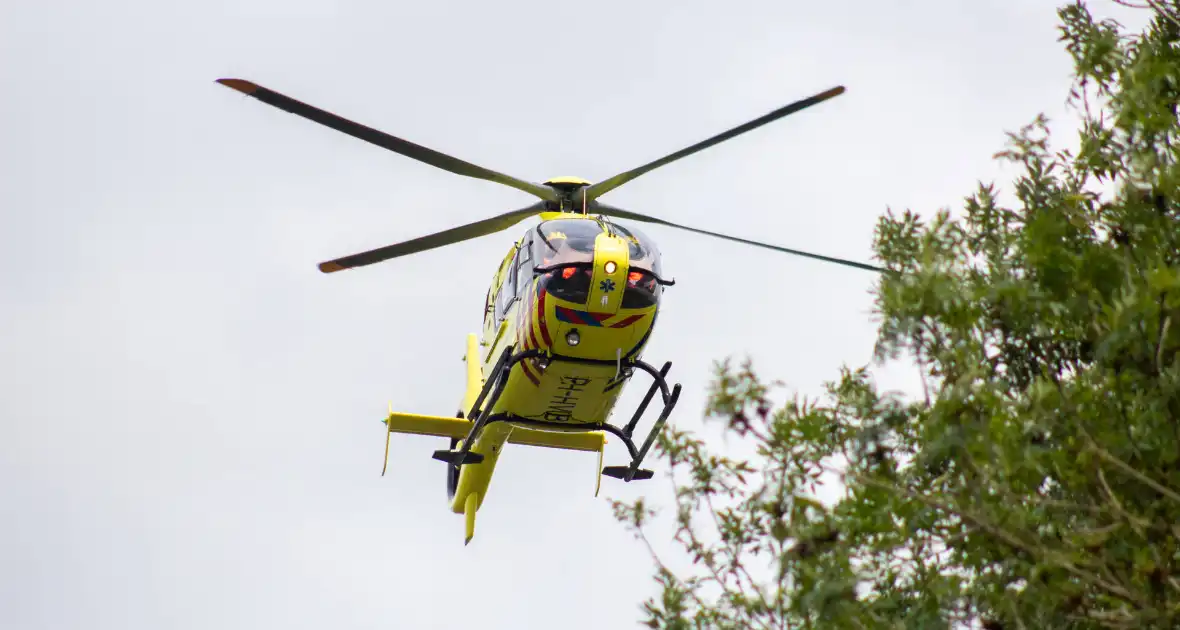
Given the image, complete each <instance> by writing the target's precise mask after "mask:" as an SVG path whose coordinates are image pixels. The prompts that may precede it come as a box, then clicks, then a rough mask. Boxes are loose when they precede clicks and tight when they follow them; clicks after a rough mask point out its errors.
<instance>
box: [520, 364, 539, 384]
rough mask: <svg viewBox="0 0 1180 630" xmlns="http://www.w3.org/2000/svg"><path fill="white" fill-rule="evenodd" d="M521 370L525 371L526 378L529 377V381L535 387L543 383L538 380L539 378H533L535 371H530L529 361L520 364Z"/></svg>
mask: <svg viewBox="0 0 1180 630" xmlns="http://www.w3.org/2000/svg"><path fill="white" fill-rule="evenodd" d="M520 369H521V370H522V371H524V375H525V376H527V377H529V380H530V381H532V382H533V385H540V384H541V381H539V380H537V377H535V376H533V371H532V370H530V369H529V364H528V359H525V360H524V361H521V362H520Z"/></svg>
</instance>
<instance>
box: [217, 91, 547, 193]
mask: <svg viewBox="0 0 1180 630" xmlns="http://www.w3.org/2000/svg"><path fill="white" fill-rule="evenodd" d="M217 82H218V83H220V84H222V85H224V86H226V87H229V88H233V89H235V90H237V91H239V92H241V93H243V94H245V95H247V96H252V97H254V98H256V99H258V100H260V101H262V102H263V103H266V104H267V105H272V106H274V107H277V108H279V109H281V110H284V111H286V112H289V113H292V114H295V115H296V116H302V117H303V118H306V119H308V120H311V121H314V122H317V123H320V124H321V125H324V126H326V127H331V128H332V129H335V130H336V131H341V132H344V133H346V134H348V135H350V136H352V137H354V138H360V139H361V140H364V141H365V142H369V143H372V144H375V145H377V146H379V147H382V148H385V149H389V150H390V151H393V152H394V153H399V154H401V155H404V156H406V157H408V158H413V159H415V160H418V161H419V162H425V163H426V164H429V165H431V166H435V167H438V168H441V169H443V170H446V171H450V172H452V173H455V174H457V175H465V176H467V177H474V178H475V179H483V180H487V181H489V182H496V183H497V184H504V185H505V186H511V187H513V188H516V189H517V190H523V191H524V192H527V193H529V194H531V195H535V196H537V197H540V198H541V199H544V200H546V201H556V200H557V195H556V193H554V192H553V190H551V189H549V188H546V187H544V186H541V185H538V184H533V183H530V182H526V181H524V180H521V179H517V178H515V177H512V176H510V175H505V174H503V173H497V172H496V171H493V170H490V169H486V168H484V167H482V166H476V165H475V164H472V163H470V162H464V161H463V160H460V159H458V158H455V157H451V156H449V155H447V154H445V153H439V152H438V151H435V150H433V149H428V148H426V147H424V146H421V145H417V144H414V143H413V142H410V141H408V140H402V139H401V138H397V137H394V136H391V135H389V134H387V133H385V132H383V131H377V130H376V129H373V128H371V127H366V126H364V125H361V124H359V123H355V122H352V121H351V120H348V119H345V118H341V117H339V116H337V115H336V114H333V113H330V112H326V111H324V110H322V109H319V108H317V107H312V106H311V105H308V104H307V103H303V102H300V101H297V100H295V99H293V98H291V97H289V96H285V95H283V94H279V93H278V92H275V91H274V90H269V89H267V88H264V87H262V86H261V85H257V84H255V83H251V82H250V81H246V80H244V79H218V80H217Z"/></svg>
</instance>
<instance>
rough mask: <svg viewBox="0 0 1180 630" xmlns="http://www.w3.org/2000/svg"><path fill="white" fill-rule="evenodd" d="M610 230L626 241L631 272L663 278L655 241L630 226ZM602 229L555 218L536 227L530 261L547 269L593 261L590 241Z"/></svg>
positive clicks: (590, 223) (582, 221)
mask: <svg viewBox="0 0 1180 630" xmlns="http://www.w3.org/2000/svg"><path fill="white" fill-rule="evenodd" d="M611 228H612V229H613V230H614V231H615V232H616V233H617V234H618V235H619V236H621V237H623V238H624V239H626V240H627V241H628V245H629V250H630V251H629V257H630V266H631V268H632V269H638V270H643V271H649V272H651V273H653V274H655V275H656V276H659V277H663V274H662V271H661V269H660V252H659V249H657V248H656V245H655V242H654V241H652V240H651V239H650V238H648V236H647V235H646V234H644V233H643V232H640V231H639V230H637V229H635V228H632V227H624V226H622V225H619V224H617V223H613V222H612V223H611ZM601 233H602V227H601V226H599V224H598V222H597V221H594V220H592V219H555V220H552V221H545V222H542V223H541V224H540V225H538V226H537V234H536V238H534V239H533V259H534V261H535V263H534V264H536V265H537V266H538V267H542V268H550V267H554V266H557V265H571V264H579V263H593V262H594V239H595V238H597V237H598V235H599V234H601Z"/></svg>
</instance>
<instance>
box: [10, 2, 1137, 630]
mask: <svg viewBox="0 0 1180 630" xmlns="http://www.w3.org/2000/svg"><path fill="white" fill-rule="evenodd" d="M1056 5H1057V3H1056V2H1050V1H1042V0H1035V1H1034V0H1028V1H1024V2H1001V1H998V0H991V1H983V2H981V1H979V0H971V1H966V0H924V1H921V2H919V1H916V0H912V1H905V2H895V3H876V2H869V1H867V0H846V1H845V2H841V3H835V2H833V3H826V2H771V1H768V0H758V1H754V0H734V1H730V2H723V3H719V2H713V1H710V2H705V1H703V0H677V1H673V0H659V1H658V2H656V1H652V2H644V3H631V2H623V1H621V0H601V1H600V2H597V3H593V4H578V5H574V4H567V5H566V6H564V7H563V6H559V5H557V4H555V3H541V2H535V1H529V0H503V1H501V2H497V3H484V2H473V1H470V0H463V1H447V2H443V1H440V2H435V3H421V4H419V3H410V2H357V1H349V2H327V1H312V0H290V1H284V2H279V1H278V0H234V1H232V2H230V1H227V0H221V1H211V2H205V3H164V2H147V1H144V0H140V1H130V0H107V1H105V2H101V3H88V2H79V1H77V0H74V1H69V2H67V1H61V0H42V1H40V2H35V3H34V2H17V1H15V0H9V1H8V2H4V3H2V4H0V86H2V89H0V94H2V95H3V96H2V98H0V174H2V175H0V331H2V332H0V429H3V434H4V436H3V439H2V440H0V506H2V508H3V511H2V512H0V514H2V515H3V518H0V627H3V628H6V629H11V630H41V629H46V630H48V629H54V630H61V629H69V628H86V629H87V630H101V629H107V628H111V629H115V628H118V629H120V630H135V629H148V628H159V627H168V628H175V629H178V630H179V629H188V628H192V629H197V628H202V629H203V628H210V627H217V628H223V629H226V630H230V629H239V628H240V629H257V628H262V627H284V628H324V627H332V628H339V629H341V630H352V629H368V628H389V627H394V628H406V629H417V628H447V627H458V626H459V625H460V624H467V623H471V622H472V621H478V622H479V623H480V624H481V627H484V628H488V629H490V630H494V629H498V628H531V627H556V626H557V625H558V624H560V625H561V627H565V628H570V629H573V630H578V629H583V628H586V629H588V628H604V627H609V628H626V627H635V626H636V624H637V623H638V621H639V620H640V618H641V611H640V604H641V602H642V601H643V599H644V598H646V597H648V596H649V595H651V594H653V593H654V592H655V591H654V588H655V587H654V584H653V582H652V580H651V575H652V565H651V562H650V559H649V558H648V556H647V555H646V554H645V551H644V548H643V547H642V545H641V544H640V543H639V542H637V541H636V540H634V539H633V538H632V537H631V535H630V534H629V533H627V532H626V531H625V530H624V528H623V527H622V526H621V525H620V524H618V523H616V522H615V521H614V520H613V517H612V516H611V511H610V506H609V503H608V498H612V497H613V498H621V499H630V498H634V497H637V496H649V497H651V498H652V500H653V501H656V502H657V505H659V504H660V503H659V502H660V501H661V500H664V499H666V498H667V497H666V494H667V493H666V489H667V482H666V481H661V475H662V467H660V466H657V467H656V468H657V478H656V480H654V481H651V482H647V485H644V483H643V482H636V483H632V484H629V485H624V484H622V483H621V482H618V481H616V480H611V479H604V480H603V490H602V494H601V496H599V497H597V498H595V497H594V495H593V493H594V481H595V471H594V466H595V463H596V458H595V457H594V456H593V455H589V454H583V453H570V452H562V451H552V450H546V449H531V450H530V449H527V448H524V447H516V448H512V449H511V450H510V451H509V452H508V453H507V454H506V455H505V456H504V457H503V458H501V460H500V463H499V467H498V469H497V472H496V476H495V480H494V483H493V486H492V489H491V491H490V494H489V496H488V497H487V501H486V502H485V504H484V507H483V508H482V509H481V510H480V512H479V521H478V524H477V531H476V537H475V540H474V541H473V542H472V543H471V545H470V546H467V547H464V545H463V541H462V539H463V522H462V517H461V516H459V515H455V514H452V513H451V512H450V511H449V510H448V508H447V502H446V498H445V494H444V469H443V464H441V463H439V462H437V461H434V460H432V459H431V458H430V453H431V452H432V451H433V450H435V449H438V448H443V441H442V440H441V439H438V438H429V437H420V436H395V438H394V440H393V442H392V444H391V446H390V463H389V471H388V473H387V475H386V476H385V477H381V476H380V466H381V457H382V450H383V437H384V436H383V433H382V428H383V425H382V424H381V423H380V420H381V418H382V417H383V414H384V413H385V411H386V408H387V406H388V405H389V404H392V405H393V406H394V408H396V409H398V410H402V411H410V412H416V413H426V414H439V415H450V414H452V413H453V412H454V410H455V409H456V407H457V405H458V402H459V401H460V399H461V398H462V395H463V378H464V376H463V375H464V371H463V363H462V357H463V352H464V348H465V341H464V339H465V336H466V334H467V333H468V332H476V331H478V330H479V328H480V325H481V311H482V306H483V301H484V296H485V292H486V290H487V285H488V282H489V281H490V280H491V277H492V274H493V272H494V270H495V268H496V265H497V264H498V263H499V262H500V260H501V259H502V257H503V255H504V253H505V252H506V251H507V248H508V247H509V246H510V245H511V243H512V242H513V241H514V240H515V239H516V238H517V237H518V236H519V234H520V233H522V232H523V230H524V229H525V228H527V227H529V226H531V225H532V224H533V223H532V222H531V221H530V222H527V223H523V224H521V225H519V226H517V228H514V229H512V230H509V231H507V232H504V233H501V234H498V235H494V236H487V237H483V238H480V239H478V240H475V241H472V242H468V243H465V244H462V245H457V246H453V247H449V248H445V249H440V250H435V251H432V252H428V253H424V254H420V255H418V256H416V257H415V258H407V259H402V260H398V261H394V262H388V263H384V264H381V265H375V266H372V267H366V268H363V269H359V270H353V271H348V272H345V273H338V274H332V275H330V276H326V275H323V274H321V273H319V272H318V271H317V270H316V268H315V264H316V263H318V262H320V261H322V260H327V259H330V258H334V257H336V256H339V255H343V254H348V253H352V252H356V251H361V250H364V249H369V248H372V247H377V246H381V245H385V244H389V243H393V242H397V241H400V240H405V239H409V238H413V237H415V236H420V235H423V234H426V233H430V232H434V231H437V230H441V229H445V228H447V227H451V226H453V225H457V224H460V223H466V222H469V221H474V220H477V219H480V218H484V217H487V216H491V215H493V214H498V213H501V212H504V211H507V210H510V209H514V208H518V207H521V206H523V205H527V204H529V203H532V200H531V198H529V197H528V196H527V195H525V194H523V193H521V192H519V191H515V190H513V189H510V188H506V187H502V186H498V185H495V184H491V183H488V182H482V181H478V180H472V179H466V178H463V177H458V176H455V175H452V174H450V173H446V172H444V171H440V170H437V169H433V168H431V167H429V166H426V165H423V164H420V163H417V162H414V161H412V160H409V159H407V158H404V157H402V156H399V155H396V154H393V153H389V152H386V151H384V150H382V149H379V148H376V147H373V146H371V145H368V144H366V143H363V142H361V141H358V140H356V139H353V138H350V137H348V136H345V135H343V134H340V133H336V132H333V131H331V130H328V129H326V128H323V127H320V126H318V125H316V124H314V123H311V122H308V121H305V120H302V119H300V118H297V117H295V116H292V115H289V114H286V113H284V112H281V111H279V110H276V109H274V108H271V107H269V106H266V105H264V104H262V103H259V102H257V101H254V100H251V99H248V98H246V97H243V96H242V95H240V94H238V93H236V92H233V91H231V90H229V89H226V88H224V87H222V86H219V85H217V84H215V83H214V80H215V79H217V78H219V77H238V78H245V79H248V80H252V81H254V82H257V83H259V84H261V85H264V86H266V87H270V88H272V89H275V90H278V91H280V92H283V93H285V94H288V95H290V96H292V97H294V98H297V99H300V100H303V101H305V102H308V103H311V104H314V105H316V106H319V107H321V108H324V109H328V110H330V111H333V112H335V113H337V114H340V115H342V116H345V117H348V118H351V119H353V120H356V121H358V122H362V123H365V124H368V125H371V126H374V127H377V128H379V129H382V130H385V131H388V132H390V133H393V134H395V135H400V136H402V137H405V138H407V139H409V140H411V141H414V142H418V143H421V144H425V145H427V146H430V147H433V148H436V149H438V150H441V151H446V152H449V153H451V154H453V155H456V156H458V157H460V158H462V159H465V160H468V161H471V162H474V163H476V164H480V165H483V166H486V167H488V168H492V169H496V170H501V171H503V172H507V173H510V174H512V175H515V176H518V177H522V178H525V179H530V180H533V181H542V180H544V179H547V178H548V177H552V176H557V175H576V176H580V177H584V178H586V179H589V180H597V179H602V178H606V177H609V176H611V175H613V174H615V173H617V172H620V171H623V170H627V169H630V168H632V167H634V166H637V165H639V164H642V163H645V162H647V161H649V160H651V159H654V158H657V157H659V156H662V155H664V154H666V153H669V152H671V151H674V150H676V149H679V148H681V147H684V146H687V145H689V144H692V143H694V142H696V141H698V140H701V139H703V138H705V137H707V136H709V135H712V134H714V133H717V132H719V131H722V130H724V129H727V128H729V127H732V126H734V125H737V124H740V123H742V122H745V121H746V120H749V119H751V118H754V117H757V116H759V115H761V114H763V113H766V112H767V111H770V110H771V109H774V108H777V107H779V106H781V105H784V104H786V103H788V102H791V101H794V100H797V99H799V98H802V97H805V96H808V95H811V94H813V93H816V92H819V91H822V90H825V89H827V88H829V87H832V86H835V85H844V86H845V87H846V88H847V90H848V91H847V93H845V94H844V95H842V96H840V97H839V98H837V99H835V100H833V101H829V102H827V103H824V104H822V105H819V106H817V107H814V108H812V109H809V110H807V111H805V112H803V113H800V114H796V115H794V116H791V117H788V118H786V119H783V120H780V121H778V122H776V123H773V124H772V125H770V126H768V127H764V128H762V129H760V130H757V131H755V132H752V133H750V134H748V135H745V136H742V137H741V138H739V139H736V140H731V141H729V142H727V143H724V144H722V145H720V146H717V147H714V148H712V149H709V150H708V151H706V152H704V153H701V154H697V155H695V156H693V157H691V158H688V159H685V160H683V161H681V162H678V163H675V164H673V165H670V166H666V167H664V168H662V169H660V170H657V171H655V172H653V173H650V174H648V175H645V176H643V177H641V178H639V179H637V180H635V181H633V182H631V183H629V184H627V185H626V186H624V187H622V188H620V189H618V190H616V191H613V192H611V193H609V194H608V195H607V196H606V197H604V198H603V201H604V202H608V203H611V204H613V205H617V206H622V207H625V208H630V209H633V210H635V211H638V212H644V213H648V214H653V215H655V216H659V217H664V218H666V219H668V220H671V221H676V222H681V223H685V224H688V225H692V226H696V227H700V228H703V229H709V230H714V231H721V232H726V233H730V234H734V235H737V236H744V237H748V238H756V239H762V240H767V241H771V242H775V243H778V244H781V245H783V246H786V247H795V248H800V249H807V250H810V251H816V252H819V253H824V254H827V255H831V256H839V257H844V258H852V259H857V260H862V261H866V262H871V242H872V234H873V227H874V223H875V220H876V217H877V216H879V215H880V214H881V213H883V212H884V211H885V210H886V209H887V208H893V209H895V210H902V209H906V208H909V209H912V210H914V211H916V212H919V213H922V214H924V215H930V214H932V213H933V212H935V211H937V210H938V209H939V208H943V207H952V208H954V207H959V206H961V203H962V200H963V198H964V197H965V196H967V195H969V194H970V193H971V192H972V191H973V189H974V188H975V187H976V185H977V182H978V181H979V180H985V181H989V180H993V179H994V180H996V181H997V183H998V184H1000V185H1001V186H1003V185H1004V184H1005V183H1006V181H1007V180H1006V179H1005V178H1007V177H1009V176H1010V173H1011V171H1010V169H1003V168H1001V166H1000V165H998V164H997V163H996V162H994V161H993V160H992V157H991V156H992V154H993V153H995V152H996V151H998V150H1000V149H1001V148H1003V144H1004V141H1005V135H1004V133H1005V132H1006V131H1011V130H1015V129H1017V128H1018V127H1020V126H1021V125H1023V124H1025V123H1027V122H1030V121H1031V120H1032V119H1033V118H1034V117H1035V116H1036V115H1037V114H1038V113H1041V112H1044V113H1046V114H1047V115H1049V116H1050V118H1051V119H1052V120H1053V121H1054V126H1055V129H1057V130H1058V131H1059V132H1060V133H1062V134H1063V135H1062V142H1066V143H1068V142H1072V136H1071V135H1070V134H1071V130H1072V128H1073V124H1074V123H1073V122H1071V120H1070V114H1069V112H1067V111H1066V109H1065V98H1066V95H1067V92H1068V89H1069V71H1070V63H1069V59H1068V57H1067V55H1066V54H1065V52H1064V50H1063V48H1062V47H1061V44H1059V43H1058V42H1056V41H1055V40H1056V38H1057V31H1056V28H1057V18H1056V15H1055V7H1056ZM1093 8H1094V10H1095V11H1096V12H1097V13H1099V14H1101V15H1126V14H1127V11H1126V10H1125V9H1119V7H1116V6H1114V5H1113V4H1112V3H1106V2H1100V3H1095V4H1094V6H1093ZM644 230H645V232H646V233H648V234H649V235H650V236H652V237H653V238H655V239H656V240H657V241H658V242H659V244H660V247H661V249H662V251H663V256H664V269H665V272H666V273H667V275H669V276H672V277H674V278H675V279H676V281H677V284H676V286H675V287H672V288H671V289H670V290H669V291H668V292H667V293H666V294H665V300H664V304H663V308H662V312H661V315H660V321H659V326H658V328H657V330H656V332H655V334H654V337H653V339H652V341H651V343H650V345H649V347H648V349H647V351H646V353H645V357H646V358H647V359H648V360H649V361H651V362H653V363H655V364H657V365H658V364H660V363H662V362H663V361H665V360H670V361H672V362H673V367H672V372H671V377H672V378H673V379H675V381H676V382H680V383H682V384H683V386H684V388H685V392H684V394H683V395H682V396H681V399H680V404H679V406H678V407H677V410H676V412H675V413H674V415H673V417H672V420H671V422H672V423H674V424H675V425H676V426H678V427H681V428H688V429H695V428H699V427H700V426H701V412H702V409H703V405H704V402H705V395H706V394H705V390H706V388H707V386H708V383H709V380H710V377H711V375H712V366H713V362H714V361H716V360H719V359H723V358H725V357H734V358H735V359H738V360H740V359H742V358H746V357H748V358H750V359H751V360H753V362H754V365H755V367H756V369H757V370H758V371H759V372H760V373H762V374H764V375H765V376H767V377H768V378H775V379H779V380H782V381H784V382H785V383H786V385H787V389H786V390H783V391H782V392H781V393H780V399H785V398H786V397H788V396H790V395H791V394H792V393H796V392H798V393H801V394H805V395H811V396H814V395H818V394H819V393H821V391H822V385H823V383H824V382H825V381H828V380H831V379H835V378H836V377H837V376H838V372H839V369H840V367H841V366H844V365H847V366H852V367H857V366H861V365H864V364H866V363H868V362H869V361H870V360H871V353H872V347H873V341H874V338H875V332H876V322H875V320H874V317H873V313H872V296H871V294H870V293H869V291H870V289H871V288H872V284H873V281H874V276H873V274H872V273H869V272H864V271H860V270H855V269H848V268H843V267H837V266H833V265H828V264H825V263H822V262H817V261H812V260H807V259H801V258H795V257H791V256H786V255H783V254H780V253H775V252H770V251H766V250H760V249H755V248H749V247H743V246H742V245H739V244H735V243H727V242H723V241H716V240H711V239H708V238H707V237H704V236H698V235H694V234H691V233H685V232H678V231H675V230H672V229H665V228H660V227H655V226H653V227H647V228H644ZM874 374H875V377H876V381H877V382H878V384H879V385H880V386H881V387H883V388H890V389H896V390H899V391H902V392H908V393H910V394H913V393H915V392H916V391H918V390H917V387H918V385H917V373H916V371H915V370H914V368H913V367H912V366H909V365H906V364H897V365H889V366H881V367H878V368H875V370H874ZM643 387H644V385H643V384H642V383H640V382H638V381H637V382H636V383H634V384H632V386H631V388H630V389H629V390H628V391H627V392H626V394H625V396H624V399H623V402H622V403H620V407H619V411H618V413H619V415H620V416H628V415H629V411H628V409H629V408H633V406H634V405H635V403H636V402H637V401H638V399H639V398H641V397H642V394H643V390H642V388H643ZM651 417H652V416H649V420H650V418H651ZM621 421H625V417H624V418H623V419H622V420H621ZM623 459H624V453H623V452H622V449H621V446H619V445H617V444H615V445H613V450H612V449H609V448H608V454H607V464H608V465H609V464H610V463H623ZM667 543H668V541H667V540H665V539H658V540H657V546H658V547H660V548H661V549H663V550H666V551H667V552H668V553H669V554H672V555H675V550H674V548H672V547H671V546H670V545H668V544H667Z"/></svg>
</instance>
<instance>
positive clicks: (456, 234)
mask: <svg viewBox="0 0 1180 630" xmlns="http://www.w3.org/2000/svg"><path fill="white" fill-rule="evenodd" d="M544 209H545V206H544V204H543V203H535V204H533V205H531V206H529V207H527V208H521V209H519V210H513V211H512V212H505V213H504V214H501V215H498V216H494V217H491V218H490V219H484V220H482V221H476V222H475V223H468V224H467V225H461V226H459V227H455V228H451V229H449V230H443V231H442V232H435V233H434V234H428V235H426V236H420V237H418V238H416V239H413V240H409V241H404V242H402V243H397V244H395V245H387V246H385V247H380V248H377V249H371V250H369V251H367V252H361V253H359V254H352V255H351V256H345V257H343V258H337V259H336V260H329V261H327V262H322V263H320V271H322V272H324V273H332V272H335V271H343V270H345V269H352V268H353V267H363V266H365V265H371V264H373V263H378V262H381V261H383V260H389V259H391V258H398V257H400V256H406V255H408V254H415V253H418V252H422V251H426V250H428V249H436V248H438V247H443V246H446V245H451V244H454V243H459V242H461V241H468V240H471V239H473V238H479V237H480V236H486V235H488V234H494V233H496V232H499V231H500V230H504V229H507V228H510V227H512V226H513V225H515V224H517V223H520V221H521V220H523V219H525V218H527V217H529V216H532V215H534V214H537V213H538V212H542V211H544Z"/></svg>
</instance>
